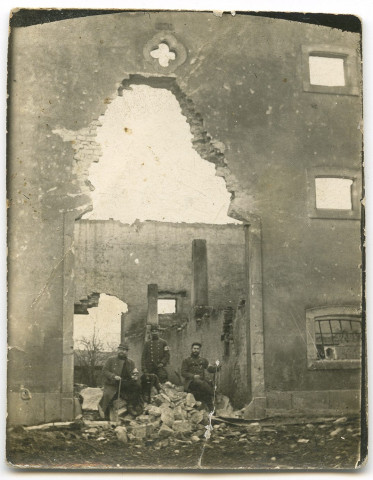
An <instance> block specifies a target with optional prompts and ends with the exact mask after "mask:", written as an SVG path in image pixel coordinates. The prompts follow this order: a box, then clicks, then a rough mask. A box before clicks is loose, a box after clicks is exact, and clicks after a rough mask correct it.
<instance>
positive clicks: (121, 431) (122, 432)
mask: <svg viewBox="0 0 373 480" xmlns="http://www.w3.org/2000/svg"><path fill="white" fill-rule="evenodd" d="M114 431H115V433H116V435H117V438H118V440H119V441H120V442H123V443H128V436H127V429H126V427H117V428H116V429H115V430H114Z"/></svg>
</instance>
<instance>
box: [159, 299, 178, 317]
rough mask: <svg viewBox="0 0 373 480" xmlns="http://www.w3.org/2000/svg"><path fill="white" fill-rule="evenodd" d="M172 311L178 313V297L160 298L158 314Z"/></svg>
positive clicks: (166, 313)
mask: <svg viewBox="0 0 373 480" xmlns="http://www.w3.org/2000/svg"><path fill="white" fill-rule="evenodd" d="M170 313H176V299H175V298H160V299H159V300H158V315H168V314H170Z"/></svg>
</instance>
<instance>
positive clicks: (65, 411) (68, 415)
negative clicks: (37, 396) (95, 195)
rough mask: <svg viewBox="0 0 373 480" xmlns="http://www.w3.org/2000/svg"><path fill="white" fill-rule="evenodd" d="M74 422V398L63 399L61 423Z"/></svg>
mask: <svg viewBox="0 0 373 480" xmlns="http://www.w3.org/2000/svg"><path fill="white" fill-rule="evenodd" d="M72 420H74V398H73V397H70V398H61V421H63V422H68V421H72Z"/></svg>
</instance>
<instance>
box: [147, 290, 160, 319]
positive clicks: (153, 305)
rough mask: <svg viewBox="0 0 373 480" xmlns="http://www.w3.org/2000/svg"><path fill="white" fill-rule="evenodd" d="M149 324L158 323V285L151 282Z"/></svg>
mask: <svg viewBox="0 0 373 480" xmlns="http://www.w3.org/2000/svg"><path fill="white" fill-rule="evenodd" d="M146 323H147V324H148V325H158V285H157V284H156V283H151V284H149V285H148V316H147V322H146Z"/></svg>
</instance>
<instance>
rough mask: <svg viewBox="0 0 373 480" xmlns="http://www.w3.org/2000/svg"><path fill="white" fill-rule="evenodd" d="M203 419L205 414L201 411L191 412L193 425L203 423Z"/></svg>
mask: <svg viewBox="0 0 373 480" xmlns="http://www.w3.org/2000/svg"><path fill="white" fill-rule="evenodd" d="M203 419H204V412H202V411H201V410H197V411H195V412H191V414H190V421H191V422H192V423H195V424H198V423H201V422H202V421H203Z"/></svg>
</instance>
